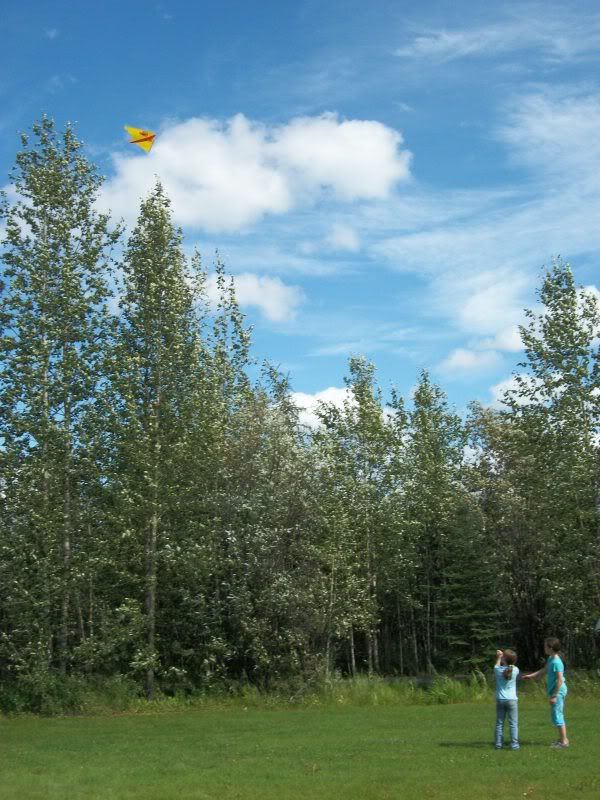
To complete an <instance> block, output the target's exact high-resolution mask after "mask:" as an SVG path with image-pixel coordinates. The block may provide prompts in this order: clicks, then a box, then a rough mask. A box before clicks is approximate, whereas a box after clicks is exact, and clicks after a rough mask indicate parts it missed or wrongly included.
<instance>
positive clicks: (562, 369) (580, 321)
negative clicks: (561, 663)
mask: <svg viewBox="0 0 600 800" xmlns="http://www.w3.org/2000/svg"><path fill="white" fill-rule="evenodd" d="M539 297H540V301H541V304H542V310H541V311H540V312H535V311H532V310H528V311H527V312H526V315H527V318H528V324H527V325H526V326H522V327H521V329H520V331H521V337H522V340H523V344H524V346H525V355H526V359H525V360H524V361H523V362H522V363H521V364H519V367H521V368H522V369H523V370H524V372H519V373H517V374H516V375H515V384H516V388H515V389H514V390H513V391H509V392H508V393H507V394H506V397H505V403H506V404H507V406H508V408H509V409H510V415H511V418H512V419H513V421H514V425H515V427H516V430H517V431H518V434H519V436H520V441H521V452H522V453H523V454H524V455H525V454H526V455H527V456H528V457H529V459H530V461H531V463H532V464H533V465H534V470H535V473H536V474H535V476H533V479H532V480H531V483H530V484H529V485H530V486H531V485H535V486H536V487H537V491H536V493H535V495H532V494H531V489H530V488H529V486H527V485H526V484H525V483H524V482H522V481H521V482H520V484H519V486H520V492H521V493H523V494H525V495H528V496H531V497H532V503H531V506H530V507H531V508H533V509H535V512H536V517H535V521H534V530H533V531H532V535H533V536H535V538H536V541H537V544H536V545H535V546H534V547H533V548H532V549H533V550H534V551H535V552H536V553H537V556H536V560H537V561H538V562H539V570H540V572H541V573H543V574H541V575H540V585H541V587H542V588H543V594H544V600H543V605H544V612H545V613H544V627H545V628H546V629H549V628H551V629H552V630H555V631H558V632H560V634H561V635H562V636H563V638H564V639H565V641H566V644H567V646H568V647H569V648H570V649H571V651H572V653H573V654H575V653H577V651H578V650H579V651H582V652H583V651H586V650H589V646H590V644H592V643H593V616H594V613H595V611H594V609H595V608H597V607H598V605H599V604H600V571H599V569H598V564H599V563H600V549H599V548H600V535H599V534H600V527H599V514H598V504H597V503H598V497H599V496H600V481H599V475H598V444H597V442H598V438H597V437H598V430H599V421H600V404H599V400H598V398H599V396H600V374H599V372H598V359H599V355H598V335H599V333H600V310H599V307H598V302H597V300H596V298H595V297H594V295H593V294H591V293H588V292H585V291H584V290H583V289H582V288H581V287H577V286H576V284H575V280H574V277H573V273H572V271H571V268H570V266H569V265H568V264H565V263H564V262H562V261H561V260H560V259H559V260H557V261H555V262H554V264H553V265H552V267H551V268H550V269H548V270H547V272H546V274H545V276H544V279H543V283H542V287H541V289H540V291H539Z"/></svg>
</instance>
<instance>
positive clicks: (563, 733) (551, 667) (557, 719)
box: [523, 637, 569, 749]
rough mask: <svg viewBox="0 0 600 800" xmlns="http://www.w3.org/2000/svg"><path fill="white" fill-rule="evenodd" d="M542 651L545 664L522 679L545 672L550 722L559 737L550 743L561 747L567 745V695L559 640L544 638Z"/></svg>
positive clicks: (534, 676) (535, 676)
mask: <svg viewBox="0 0 600 800" xmlns="http://www.w3.org/2000/svg"><path fill="white" fill-rule="evenodd" d="M544 652H545V653H546V655H547V657H548V658H547V659H546V665H545V666H544V667H542V669H538V671H537V672H531V673H529V675H523V679H526V678H537V677H538V675H542V674H544V673H546V689H547V692H548V700H549V701H550V716H551V718H552V724H553V725H556V727H557V728H558V735H559V737H560V738H559V739H558V741H556V742H553V743H552V745H551V746H552V747H556V748H557V749H558V748H563V747H568V746H569V739H568V737H567V725H566V722H565V716H564V709H565V698H566V696H567V683H566V681H565V665H564V662H563V660H562V658H561V657H560V642H559V640H558V639H555V638H554V637H550V638H549V639H546V641H545V642H544Z"/></svg>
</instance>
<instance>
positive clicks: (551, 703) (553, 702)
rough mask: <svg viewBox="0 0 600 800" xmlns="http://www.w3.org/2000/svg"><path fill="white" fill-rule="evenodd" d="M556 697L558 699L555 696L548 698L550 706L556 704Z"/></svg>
mask: <svg viewBox="0 0 600 800" xmlns="http://www.w3.org/2000/svg"><path fill="white" fill-rule="evenodd" d="M557 699H558V698H556V697H551V698H550V705H551V706H555V705H556V701H557Z"/></svg>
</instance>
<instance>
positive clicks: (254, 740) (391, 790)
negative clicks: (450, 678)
mask: <svg viewBox="0 0 600 800" xmlns="http://www.w3.org/2000/svg"><path fill="white" fill-rule="evenodd" d="M355 691H356V689H355ZM377 697H378V699H377V703H376V704H373V702H371V703H369V704H367V703H362V704H360V703H359V704H350V702H349V700H348V697H347V696H344V698H343V702H339V699H340V696H339V695H338V700H337V701H336V702H337V705H335V704H329V703H328V704H326V705H324V706H319V705H313V706H310V705H304V706H301V707H298V708H296V709H293V708H289V707H288V708H285V709H277V708H275V707H274V708H271V709H265V708H264V707H263V708H262V709H259V708H255V707H250V706H248V705H245V706H236V707H230V708H220V709H212V708H208V707H205V708H193V709H187V710H185V709H184V710H181V709H182V706H181V705H180V706H179V710H180V713H149V711H148V707H146V713H143V714H139V713H138V714H132V713H129V714H117V715H114V716H109V715H104V716H99V717H94V716H88V717H59V718H35V717H16V718H13V719H7V718H3V719H1V720H0V742H1V744H0V798H2V800H5V799H6V800H9V799H10V800H17V799H18V800H21V799H22V800H28V799H29V798H31V800H37V799H38V798H39V800H42V798H43V800H55V799H56V800H58V798H60V799H61V800H63V798H74V800H77V799H79V798H81V800H92V798H93V799H94V800H108V799H110V798H119V799H120V798H123V800H133V799H134V798H135V799H136V800H137V798H139V799H140V800H142V798H143V799H144V800H168V799H169V798H176V800H188V798H190V799H191V798H214V799H215V800H216V799H217V798H219V800H221V798H223V799H224V800H233V798H238V799H239V800H242V799H244V800H245V799H246V798H248V799H250V798H252V800H258V798H261V800H262V799H263V798H264V800H270V799H271V798H273V800H274V799H275V798H277V799H278V800H282V799H283V798H290V800H292V799H295V798H302V800H312V799H313V798H314V799H315V800H316V799H317V798H319V800H326V799H327V798H336V800H337V799H338V798H344V800H345V799H346V798H350V800H352V799H353V798H356V799H357V800H358V798H361V800H370V799H371V798H373V799H375V798H377V800H384V799H386V798H390V799H391V798H394V799H395V798H406V799H407V800H413V798H414V800H420V799H421V798H431V799H432V800H447V799H448V798H457V800H458V798H460V800H481V799H482V798H485V797H489V796H491V795H496V794H502V795H503V796H514V797H528V798H548V800H549V799H550V798H555V797H567V796H569V797H571V796H576V797H578V798H585V799H586V800H587V799H589V800H597V798H598V797H600V777H599V773H598V770H597V752H598V738H599V735H598V725H597V719H598V714H599V712H600V702H598V701H597V700H592V699H588V700H582V699H577V698H574V699H570V700H569V701H568V703H567V711H568V719H569V725H570V735H571V741H572V747H571V748H570V749H569V750H565V751H558V752H556V751H554V750H551V749H550V748H549V746H548V745H549V743H550V742H551V740H552V739H553V738H554V735H553V729H552V727H551V725H550V722H549V715H548V708H547V704H546V703H544V702H543V701H542V700H540V699H538V698H537V696H526V697H524V698H523V699H522V701H521V739H522V744H523V747H522V749H521V750H520V751H519V752H510V751H508V750H506V751H502V752H496V751H495V750H494V749H493V748H492V745H491V741H492V733H493V726H494V705H493V699H489V702H484V701H483V700H482V701H480V702H462V703H443V704H439V703H438V704H435V705H433V704H432V705H410V704H401V703H390V702H389V696H388V695H386V694H379V695H378V696H377ZM248 699H249V698H246V700H248ZM355 699H356V695H355ZM363 699H364V698H363ZM372 699H373V698H372ZM359 700H360V698H359ZM245 709H247V710H245Z"/></svg>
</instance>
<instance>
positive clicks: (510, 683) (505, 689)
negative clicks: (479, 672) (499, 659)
mask: <svg viewBox="0 0 600 800" xmlns="http://www.w3.org/2000/svg"><path fill="white" fill-rule="evenodd" d="M507 669H508V667H502V666H499V667H494V676H495V678H496V700H517V699H518V698H517V676H518V674H519V668H518V667H513V668H512V675H511V676H510V678H509V679H508V680H507V679H506V678H505V677H504V672H505V670H507Z"/></svg>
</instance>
